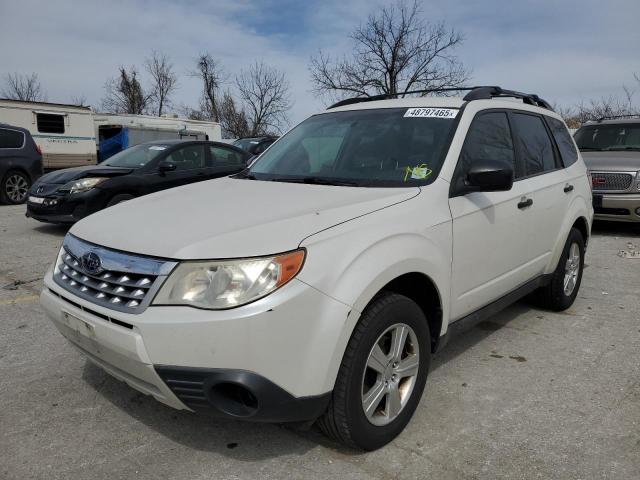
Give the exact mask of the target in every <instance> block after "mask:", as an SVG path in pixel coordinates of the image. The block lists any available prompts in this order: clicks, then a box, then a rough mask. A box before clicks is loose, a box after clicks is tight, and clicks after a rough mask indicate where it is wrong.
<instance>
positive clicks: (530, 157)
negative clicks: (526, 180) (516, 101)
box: [511, 113, 556, 176]
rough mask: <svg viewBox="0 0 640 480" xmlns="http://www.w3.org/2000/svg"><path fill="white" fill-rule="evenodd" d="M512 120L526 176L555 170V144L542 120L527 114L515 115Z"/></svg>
mask: <svg viewBox="0 0 640 480" xmlns="http://www.w3.org/2000/svg"><path fill="white" fill-rule="evenodd" d="M511 118H512V119H513V123H514V128H515V134H516V135H515V139H516V146H517V149H518V154H519V156H520V157H521V158H522V160H523V162H524V165H525V171H526V175H527V176H529V175H536V174H539V173H544V172H546V171H550V170H555V168H556V159H555V154H554V151H553V150H554V149H553V143H551V139H550V138H549V134H548V133H547V129H546V127H545V125H544V122H543V121H542V118H540V117H539V116H537V115H529V114H526V113H513V114H512V116H511Z"/></svg>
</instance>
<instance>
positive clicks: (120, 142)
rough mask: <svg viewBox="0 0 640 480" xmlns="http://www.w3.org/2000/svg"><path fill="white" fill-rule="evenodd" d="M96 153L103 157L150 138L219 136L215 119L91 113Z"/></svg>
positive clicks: (102, 158) (101, 158) (211, 137)
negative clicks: (96, 147)
mask: <svg viewBox="0 0 640 480" xmlns="http://www.w3.org/2000/svg"><path fill="white" fill-rule="evenodd" d="M94 123H95V136H96V139H97V143H98V157H99V159H100V161H104V160H106V159H107V158H109V157H110V156H111V155H114V154H116V153H118V152H119V151H121V150H124V149H125V148H128V147H132V146H134V145H138V144H140V143H144V142H149V141H152V140H165V139H175V138H184V139H191V140H213V141H220V140H221V139H222V129H221V128H220V124H219V123H215V122H206V121H200V120H191V119H188V118H179V117H171V116H162V117H154V116H151V115H127V114H107V113H96V114H94Z"/></svg>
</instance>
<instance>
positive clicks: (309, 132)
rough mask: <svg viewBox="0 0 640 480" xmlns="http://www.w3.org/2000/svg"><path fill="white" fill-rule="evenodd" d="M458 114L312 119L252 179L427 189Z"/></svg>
mask: <svg viewBox="0 0 640 480" xmlns="http://www.w3.org/2000/svg"><path fill="white" fill-rule="evenodd" d="M457 113H458V109H450V108H385V109H375V110H374V109H371V110H352V111H347V112H335V113H324V114H321V115H315V116H313V117H310V118H308V119H307V120H305V121H304V122H302V123H301V124H300V125H298V126H297V127H295V128H294V129H293V130H291V131H290V132H289V133H287V134H286V135H285V136H284V137H282V138H281V139H280V140H279V141H278V142H276V143H275V144H273V145H272V146H271V147H270V148H269V150H267V151H265V152H264V153H263V154H262V156H261V157H260V158H259V159H258V161H257V162H256V163H255V164H254V165H253V166H252V167H251V168H250V170H249V171H248V172H247V173H246V174H245V176H246V177H248V178H255V179H257V180H273V181H298V182H305V183H327V184H337V185H353V186H383V187H402V186H409V185H411V186H415V185H425V184H428V183H430V182H432V181H433V180H435V177H436V176H437V174H438V171H439V170H440V167H441V165H442V162H443V160H444V157H445V155H446V152H447V149H448V146H449V142H450V136H451V135H450V133H451V130H452V127H453V124H454V118H455V116H456V115H457Z"/></svg>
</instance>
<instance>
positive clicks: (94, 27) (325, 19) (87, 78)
mask: <svg viewBox="0 0 640 480" xmlns="http://www.w3.org/2000/svg"><path fill="white" fill-rule="evenodd" d="M384 3H385V2H380V1H367V0H324V1H317V2H316V1H311V0H307V1H304V0H297V1H296V0H280V1H276V0H263V1H245V0H218V1H204V0H203V1H177V0H173V1H169V0H166V1H165V0H130V1H121V0H120V1H119V0H115V1H114V0H110V1H104V0H102V1H97V0H78V1H71V0H58V1H55V2H54V1H44V0H43V1H35V0H13V1H11V0H0V45H2V46H3V47H2V50H1V51H2V53H1V54H0V74H2V77H4V75H5V74H6V73H8V72H21V73H30V72H36V73H38V75H39V77H40V80H41V83H42V86H43V87H44V89H45V90H46V92H47V95H48V99H49V101H52V102H61V103H64V102H68V101H70V100H71V98H72V97H74V96H76V97H77V96H80V95H84V96H85V97H86V98H87V100H88V102H89V103H90V104H91V105H99V104H100V99H101V98H102V96H103V93H104V83H105V80H106V79H107V78H109V77H113V76H115V74H116V73H117V68H118V66H119V65H125V66H130V65H136V66H137V67H138V69H139V70H143V63H144V59H145V57H146V56H148V55H149V53H150V52H151V50H154V49H155V50H157V51H159V52H162V53H166V54H167V55H168V56H169V57H170V58H171V61H172V62H173V64H174V67H175V70H176V71H177V72H178V74H179V75H180V85H179V89H178V91H177V92H176V94H175V96H174V99H173V100H174V104H175V105H178V106H179V105H182V104H186V105H193V106H195V105H197V103H198V98H199V96H200V85H199V83H198V82H197V80H195V79H193V78H189V77H188V75H187V73H188V72H189V70H191V69H193V66H194V62H195V58H196V56H197V55H198V54H199V53H200V52H204V51H208V52H210V53H211V54H212V55H213V56H214V57H216V58H217V59H219V60H220V61H221V62H222V64H223V65H224V67H225V69H226V71H227V72H228V73H229V74H230V75H231V76H233V74H235V73H237V72H238V71H240V70H241V69H242V68H246V67H247V66H248V65H250V64H251V63H252V62H254V61H256V60H258V61H260V60H262V61H265V62H266V63H268V64H270V65H273V66H276V67H278V68H279V69H281V70H283V71H284V72H285V73H286V75H287V78H288V80H289V82H290V83H291V92H292V100H293V103H294V104H293V108H292V110H291V112H290V117H291V121H292V123H297V122H299V121H301V120H302V119H304V118H305V117H306V116H307V115H309V114H311V113H313V112H314V111H316V110H318V109H320V108H322V107H323V105H324V102H323V101H322V99H317V98H315V97H314V95H313V93H312V92H311V84H310V79H309V71H308V64H309V58H310V56H311V55H313V54H315V53H317V51H318V50H319V49H323V50H324V51H325V52H327V53H332V54H343V53H346V52H349V39H348V35H349V33H350V32H351V31H352V30H353V29H354V27H356V26H357V25H358V24H359V23H361V22H363V21H364V20H365V19H366V16H367V15H368V14H370V13H372V12H375V11H376V9H377V8H379V6H380V5H383V4H384ZM420 4H421V8H422V15H423V16H424V18H425V19H427V20H428V21H432V22H438V21H444V22H445V23H446V24H447V25H448V26H449V27H453V28H455V29H457V30H458V31H460V32H461V33H462V34H463V35H464V37H465V42H464V44H463V45H462V46H461V47H460V48H459V50H458V54H459V57H460V59H461V60H462V61H463V62H464V64H465V66H467V67H468V68H469V69H471V70H472V81H471V82H470V83H472V84H476V85H477V84H489V85H501V86H503V87H506V88H512V89H517V90H523V91H531V92H535V93H538V94H540V95H541V96H542V97H543V98H545V99H547V100H549V101H551V102H558V103H559V104H562V105H571V104H573V103H576V102H578V101H580V100H587V99H589V98H594V97H595V98H599V97H602V96H609V95H615V94H619V93H620V91H621V87H622V85H623V84H624V85H627V86H629V87H633V88H637V90H638V93H637V98H636V100H639V101H640V84H637V82H635V80H634V78H633V72H637V73H640V55H639V53H638V52H639V51H640V28H638V19H639V18H640V1H639V0H608V1H606V2H604V1H602V0H598V1H596V0H577V1H568V0H565V1H560V0H556V1H542V0H540V1H533V0H531V1H525V0H522V1H517V0H511V1H499V0H486V1H482V2H478V1H471V0H469V1H445V0H440V1H437V2H436V1H423V2H421V3H420ZM142 78H143V85H144V75H143V77H142Z"/></svg>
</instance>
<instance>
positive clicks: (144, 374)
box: [41, 87, 593, 450]
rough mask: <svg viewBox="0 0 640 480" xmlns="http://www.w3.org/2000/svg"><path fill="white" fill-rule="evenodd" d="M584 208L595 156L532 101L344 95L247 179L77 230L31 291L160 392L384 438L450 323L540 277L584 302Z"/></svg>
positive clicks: (64, 326)
mask: <svg viewBox="0 0 640 480" xmlns="http://www.w3.org/2000/svg"><path fill="white" fill-rule="evenodd" d="M420 93H427V92H420ZM504 97H515V99H516V100H520V101H515V100H514V98H504ZM367 100H369V101H367ZM592 217H593V209H592V207H591V189H590V186H589V181H588V177H587V169H586V167H585V165H584V163H583V162H582V160H581V158H580V154H579V152H578V151H577V150H576V148H575V144H574V142H573V140H572V139H571V136H570V135H569V132H568V131H567V128H566V126H565V124H564V122H563V121H562V118H561V117H560V116H559V115H558V114H557V113H555V112H553V111H552V110H551V108H550V107H549V105H548V104H547V103H546V102H544V101H543V100H541V99H540V98H539V97H538V96H536V95H527V94H522V93H518V92H512V91H508V90H503V89H500V88H499V87H482V88H476V89H473V90H472V91H470V92H469V93H468V94H467V95H466V96H465V97H464V98H458V97H436V96H423V97H419V98H401V99H391V100H375V99H351V100H347V101H343V102H340V103H339V104H337V105H334V106H333V107H331V108H329V109H328V110H326V111H324V112H320V113H319V114H317V115H313V116H311V117H310V118H308V119H306V120H305V121H303V122H302V123H300V124H299V125H298V126H297V127H295V128H294V129H292V130H291V131H290V132H289V133H287V134H286V135H285V136H284V137H282V138H281V139H280V140H278V142H276V143H275V144H274V145H273V146H272V147H271V148H269V149H268V150H267V151H265V152H264V153H263V154H262V155H261V156H260V158H259V159H258V160H257V161H256V162H255V163H254V164H253V165H252V166H251V167H250V168H249V169H246V170H244V171H243V172H241V173H239V174H238V175H232V176H230V177H227V178H220V179H216V180H212V181H210V182H202V183H198V184H195V185H189V186H187V187H184V188H180V189H174V190H170V191H165V192H160V193H157V194H154V195H150V196H148V197H144V198H140V199H136V200H133V201H132V202H130V203H129V204H126V205H118V206H115V207H113V209H110V210H107V211H104V212H99V213H97V214H95V215H92V216H90V217H89V218H86V219H84V220H82V221H81V222H79V223H78V224H76V225H74V226H73V227H72V228H71V230H70V231H69V233H68V234H67V236H66V237H65V239H64V242H63V246H62V248H61V250H60V252H59V255H58V257H57V259H56V260H55V263H54V265H53V266H52V268H51V269H49V271H48V272H47V274H46V276H45V279H44V288H43V290H42V295H41V305H42V306H43V309H44V311H45V312H46V313H47V315H48V317H49V318H50V319H51V320H52V321H53V323H54V324H55V326H56V327H57V328H58V330H59V331H60V332H61V333H62V335H64V336H65V337H66V338H67V339H68V340H69V341H70V342H72V343H73V344H74V345H76V346H77V347H78V348H79V349H80V350H81V351H82V352H84V353H85V354H86V355H87V357H88V358H89V359H90V360H91V361H93V362H95V363H97V364H98V365H100V366H101V367H102V368H104V369H105V370H106V371H107V372H109V373H110V374H112V375H114V376H115V377H117V378H120V379H121V380H123V381H125V382H127V383H128V384H129V385H131V386H132V387H133V388H136V389H138V390H140V391H142V392H144V393H146V394H148V395H152V396H153V397H155V398H156V399H158V400H159V401H161V402H163V403H165V404H167V405H169V406H172V407H174V408H178V409H188V410H206V411H212V412H215V413H217V414H219V415H225V416H228V417H230V418H234V419H247V420H260V421H268V422H285V421H310V420H315V419H319V424H320V426H321V427H322V429H323V430H324V431H325V432H326V433H327V434H328V435H330V436H331V437H333V438H335V439H336V440H339V441H341V442H344V443H345V444H348V445H351V446H354V447H358V448H362V449H365V450H372V449H375V448H379V447H381V446H382V445H384V444H386V443H387V442H389V441H391V440H392V439H393V438H395V437H396V436H397V435H398V434H400V432H401V431H402V430H403V429H404V427H405V426H406V424H407V423H408V422H409V420H410V419H411V417H412V415H413V413H414V411H415V409H416V407H417V406H418V404H419V402H420V400H421V398H422V392H423V389H424V386H425V382H426V380H427V374H428V371H429V365H430V361H431V357H432V354H433V353H434V352H436V351H437V350H438V349H440V348H442V346H443V345H444V344H445V343H446V340H447V338H448V336H449V335H452V334H456V333H460V332H462V331H464V330H465V329H467V328H470V327H471V326H473V325H474V324H476V323H477V322H479V321H481V320H483V319H486V318H489V317H491V316H492V315H494V314H495V313H496V312H497V311H498V310H500V309H501V308H504V307H505V306H507V305H509V304H510V303H512V302H514V301H516V300H517V299H519V298H521V297H522V296H524V295H528V294H530V293H533V292H535V295H536V298H537V301H538V302H539V303H540V305H542V306H544V307H545V308H549V309H553V310H564V309H566V308H568V307H570V306H571V305H572V303H573V302H574V300H575V298H576V296H577V294H578V290H579V288H580V281H581V278H582V271H583V266H584V254H585V248H586V245H587V242H588V240H589V234H590V229H591V221H592ZM427 398H428V397H427ZM428 410H429V408H428V406H426V408H425V411H426V412H427V413H426V414H428ZM432 413H433V412H432ZM439 413H442V412H439Z"/></svg>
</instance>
